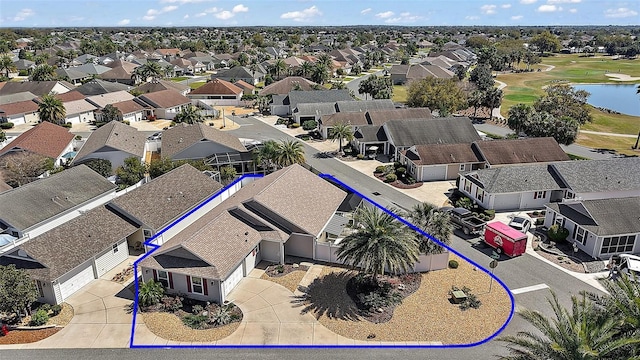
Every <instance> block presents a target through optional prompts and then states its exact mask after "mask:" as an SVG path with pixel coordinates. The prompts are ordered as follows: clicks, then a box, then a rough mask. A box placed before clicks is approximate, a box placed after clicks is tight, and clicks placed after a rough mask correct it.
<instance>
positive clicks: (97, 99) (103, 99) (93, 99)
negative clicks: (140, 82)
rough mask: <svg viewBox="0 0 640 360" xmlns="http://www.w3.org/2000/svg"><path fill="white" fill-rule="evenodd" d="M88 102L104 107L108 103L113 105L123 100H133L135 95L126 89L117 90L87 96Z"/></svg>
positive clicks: (100, 107)
mask: <svg viewBox="0 0 640 360" xmlns="http://www.w3.org/2000/svg"><path fill="white" fill-rule="evenodd" d="M86 99H87V101H88V102H90V103H91V104H93V105H95V106H96V107H97V108H99V109H102V108H104V107H105V106H107V105H113V104H115V103H119V102H122V101H127V100H133V99H134V97H133V95H131V94H129V93H128V92H126V91H115V92H110V93H105V94H100V95H93V96H89V97H87V98H86Z"/></svg>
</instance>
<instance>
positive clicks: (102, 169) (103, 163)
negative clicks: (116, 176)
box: [83, 159, 113, 178]
mask: <svg viewBox="0 0 640 360" xmlns="http://www.w3.org/2000/svg"><path fill="white" fill-rule="evenodd" d="M83 164H84V165H86V166H88V167H89V168H90V169H91V170H93V171H95V172H97V173H98V174H100V175H102V176H103V177H106V178H108V177H109V176H111V175H113V170H112V167H111V161H109V160H106V159H92V160H89V161H87V162H84V163H83Z"/></svg>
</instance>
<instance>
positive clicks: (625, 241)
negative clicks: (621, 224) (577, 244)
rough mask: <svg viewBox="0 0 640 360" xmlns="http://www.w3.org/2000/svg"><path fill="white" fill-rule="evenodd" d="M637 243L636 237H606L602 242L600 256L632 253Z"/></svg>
mask: <svg viewBox="0 0 640 360" xmlns="http://www.w3.org/2000/svg"><path fill="white" fill-rule="evenodd" d="M635 241H636V236H635V235H623V236H611V237H606V238H604V239H603V240H602V250H601V251H600V254H614V253H625V252H631V251H632V250H633V245H634V243H635Z"/></svg>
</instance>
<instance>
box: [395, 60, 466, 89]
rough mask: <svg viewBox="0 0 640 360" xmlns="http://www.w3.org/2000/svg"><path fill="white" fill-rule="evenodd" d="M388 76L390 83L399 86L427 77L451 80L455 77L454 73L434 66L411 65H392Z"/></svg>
mask: <svg viewBox="0 0 640 360" xmlns="http://www.w3.org/2000/svg"><path fill="white" fill-rule="evenodd" d="M390 75H391V81H392V83H393V84H394V85H401V84H405V83H408V82H411V81H414V80H421V79H425V78H428V77H435V78H438V79H451V78H453V77H454V76H455V73H454V72H453V71H450V70H447V69H446V68H442V67H440V66H436V65H428V64H412V65H393V66H392V67H391V70H390Z"/></svg>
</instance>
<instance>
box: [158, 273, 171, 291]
mask: <svg viewBox="0 0 640 360" xmlns="http://www.w3.org/2000/svg"><path fill="white" fill-rule="evenodd" d="M158 281H159V282H160V283H162V286H164V287H166V288H168V287H169V273H167V272H166V271H162V270H158Z"/></svg>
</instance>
